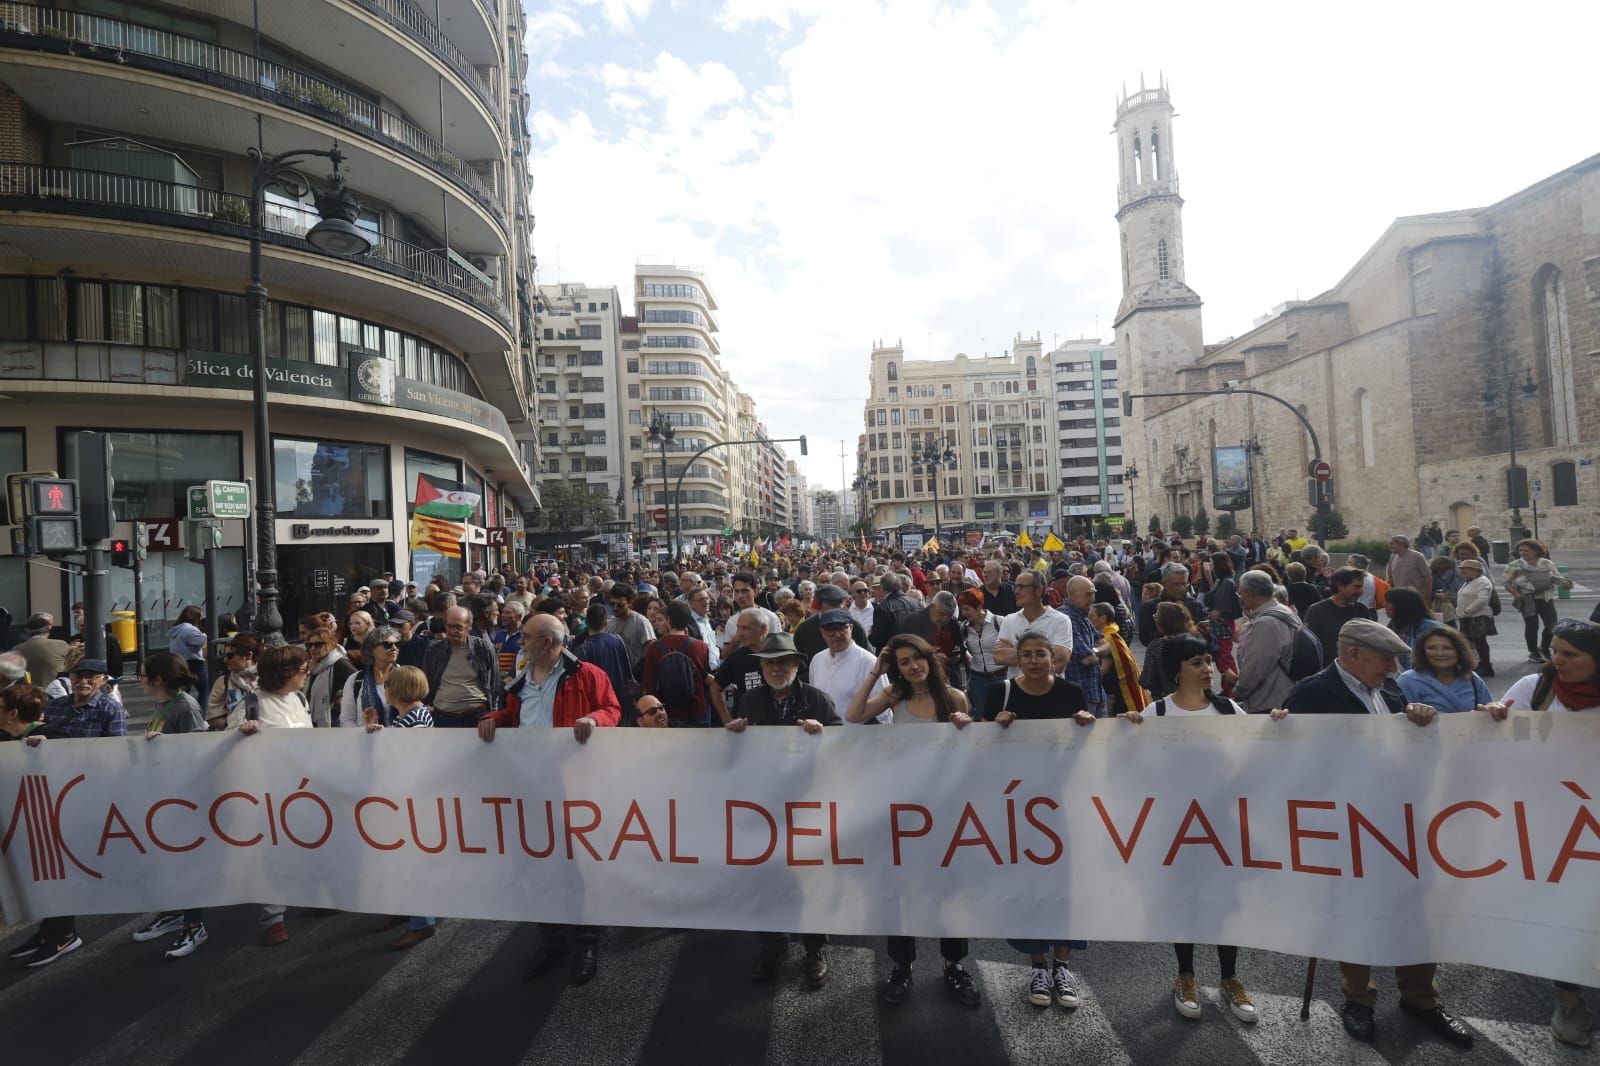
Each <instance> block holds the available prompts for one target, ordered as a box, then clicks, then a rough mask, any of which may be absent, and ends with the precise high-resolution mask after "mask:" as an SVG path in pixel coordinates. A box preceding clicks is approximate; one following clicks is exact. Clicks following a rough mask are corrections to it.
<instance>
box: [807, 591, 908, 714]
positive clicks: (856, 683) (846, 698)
mask: <svg viewBox="0 0 1600 1066" xmlns="http://www.w3.org/2000/svg"><path fill="white" fill-rule="evenodd" d="M817 621H818V624H819V625H820V626H821V627H822V639H823V640H824V641H825V642H826V643H827V645H828V646H827V647H826V648H824V649H823V650H822V651H819V652H817V654H815V655H813V656H812V657H811V668H810V677H811V684H812V685H813V686H815V687H816V688H820V689H821V690H822V691H824V692H826V693H827V694H828V695H829V696H831V697H832V698H833V705H834V706H835V707H848V706H850V700H851V698H852V697H853V696H855V694H856V693H857V692H858V691H860V689H861V685H862V683H863V682H865V681H866V679H867V677H868V676H869V675H871V673H872V668H873V666H874V665H875V664H876V663H877V661H878V657H877V656H876V655H874V654H872V653H871V652H870V651H868V650H867V649H866V648H863V647H862V646H861V645H859V644H857V643H856V642H855V641H854V640H853V639H851V633H852V629H851V625H850V615H849V614H848V613H847V612H845V611H842V610H840V609H839V608H837V607H835V608H833V609H831V610H827V611H823V612H822V617H821V618H819V619H818V620H817ZM887 684H888V679H887V678H885V679H883V680H881V681H880V687H881V686H886V685H887ZM841 717H842V716H841ZM877 721H878V722H879V724H881V725H888V724H889V723H890V722H892V721H894V711H893V710H887V711H884V712H883V713H882V714H880V715H878V718H877ZM845 724H847V725H849V724H852V723H850V722H848V721H847V722H846V723H845Z"/></svg>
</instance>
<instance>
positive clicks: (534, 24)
mask: <svg viewBox="0 0 1600 1066" xmlns="http://www.w3.org/2000/svg"><path fill="white" fill-rule="evenodd" d="M527 26H528V39H529V40H532V41H537V42H538V43H539V46H540V48H541V49H542V50H546V51H548V50H550V49H553V48H556V47H559V46H560V45H561V43H562V42H563V41H567V40H570V39H572V38H576V37H582V36H584V32H583V24H582V23H580V22H579V21H578V20H577V19H575V18H573V17H572V16H571V15H569V14H568V13H567V12H565V11H558V10H556V9H554V8H550V9H547V10H544V11H537V12H535V13H533V14H532V15H529V16H528V22H527Z"/></svg>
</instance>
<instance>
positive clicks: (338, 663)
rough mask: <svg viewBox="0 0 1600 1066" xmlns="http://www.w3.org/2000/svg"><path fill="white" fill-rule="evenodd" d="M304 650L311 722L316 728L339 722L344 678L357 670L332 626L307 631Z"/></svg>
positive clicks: (323, 727)
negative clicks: (308, 665)
mask: <svg viewBox="0 0 1600 1066" xmlns="http://www.w3.org/2000/svg"><path fill="white" fill-rule="evenodd" d="M306 654H307V655H309V656H310V657H311V679H310V680H309V681H307V682H306V702H307V703H309V704H310V705H311V724H312V725H314V726H316V727H317V728H318V729H326V728H328V727H329V726H336V725H338V724H339V705H338V704H339V697H340V696H341V694H342V693H343V692H344V686H345V682H347V681H349V680H350V678H351V677H353V676H354V675H355V673H356V669H357V667H356V664H355V663H353V662H351V661H350V658H349V656H347V655H346V654H345V652H344V649H343V648H341V647H340V646H339V638H338V636H336V635H335V634H334V632H333V630H331V629H323V628H317V629H313V630H312V631H311V632H309V633H307V634H306Z"/></svg>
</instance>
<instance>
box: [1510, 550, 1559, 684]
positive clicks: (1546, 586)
mask: <svg viewBox="0 0 1600 1066" xmlns="http://www.w3.org/2000/svg"><path fill="white" fill-rule="evenodd" d="M1516 556H1517V557H1516V558H1515V559H1512V560H1511V562H1510V563H1509V564H1507V566H1506V572H1505V577H1504V579H1503V580H1504V581H1505V586H1506V591H1507V592H1509V593H1511V600H1512V602H1513V603H1515V604H1516V606H1517V611H1518V612H1519V613H1521V615H1522V627H1523V638H1524V639H1525V640H1526V641H1527V644H1528V661H1529V662H1530V663H1545V662H1549V661H1550V641H1551V639H1552V638H1553V637H1554V636H1555V628H1556V590H1557V587H1558V586H1562V585H1564V586H1566V587H1567V588H1571V587H1572V581H1571V580H1570V579H1569V578H1567V577H1566V576H1565V575H1563V574H1562V573H1561V571H1559V570H1557V569H1556V564H1555V560H1553V559H1551V558H1550V552H1549V551H1548V550H1546V548H1545V546H1544V545H1543V544H1541V543H1539V542H1538V541H1536V540H1534V539H1533V538H1532V537H1528V538H1525V539H1523V540H1519V541H1517V547H1516ZM1541 622H1543V623H1544V636H1543V638H1541V637H1540V635H1539V624H1540V623H1541Z"/></svg>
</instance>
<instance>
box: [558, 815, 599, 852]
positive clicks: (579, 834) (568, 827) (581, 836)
mask: <svg viewBox="0 0 1600 1066" xmlns="http://www.w3.org/2000/svg"><path fill="white" fill-rule="evenodd" d="M574 808H583V809H585V810H587V811H588V812H589V813H590V814H592V815H594V821H592V822H590V823H589V824H588V825H573V824H572V811H573V809H574ZM599 826H600V808H599V806H598V805H596V804H594V803H590V802H589V801H588V800H562V801H561V827H562V829H563V831H564V833H565V836H566V838H567V860H568V861H569V862H570V861H571V860H572V858H573V854H572V842H573V841H574V840H576V841H577V842H578V843H579V844H582V845H583V850H584V851H587V852H588V853H589V854H590V856H591V857H593V859H594V861H595V862H600V861H601V860H600V853H599V852H598V851H596V850H594V845H593V844H591V843H589V834H590V833H592V832H594V831H595V830H596V829H597V828H599Z"/></svg>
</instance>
